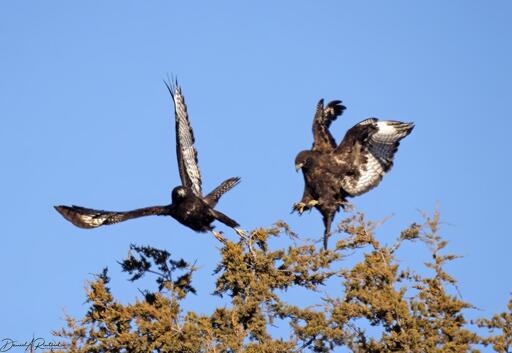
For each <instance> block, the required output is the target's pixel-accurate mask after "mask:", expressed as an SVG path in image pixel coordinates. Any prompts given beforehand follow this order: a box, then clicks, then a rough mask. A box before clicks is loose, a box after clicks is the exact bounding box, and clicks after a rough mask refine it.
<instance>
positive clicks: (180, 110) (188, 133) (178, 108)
mask: <svg viewBox="0 0 512 353" xmlns="http://www.w3.org/2000/svg"><path fill="white" fill-rule="evenodd" d="M165 85H166V86H167V89H168V90H169V92H170V93H171V96H172V98H173V103H174V112H175V116H176V155H177V158H178V168H179V171H180V178H181V182H182V184H183V186H185V187H188V188H190V189H192V191H193V192H194V194H195V195H197V196H199V197H202V191H201V172H200V171H199V166H198V165H197V151H196V149H195V148H194V141H195V140H194V132H193V131H192V127H191V126H190V121H189V118H188V112H187V105H186V104H185V98H184V97H183V95H182V94H181V87H180V86H179V85H178V82H177V81H175V82H174V84H173V83H172V82H165Z"/></svg>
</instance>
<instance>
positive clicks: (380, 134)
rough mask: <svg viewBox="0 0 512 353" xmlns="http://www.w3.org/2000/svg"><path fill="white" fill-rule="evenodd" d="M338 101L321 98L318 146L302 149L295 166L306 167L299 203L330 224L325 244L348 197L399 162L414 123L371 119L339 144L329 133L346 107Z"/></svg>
mask: <svg viewBox="0 0 512 353" xmlns="http://www.w3.org/2000/svg"><path fill="white" fill-rule="evenodd" d="M341 103H342V102H341V101H339V100H335V101H332V102H330V103H329V104H327V106H325V107H324V101H323V99H321V100H320V101H319V102H318V104H317V106H316V112H315V117H314V119H313V138H314V141H313V147H312V149H311V150H306V151H302V152H300V153H299V154H298V155H297V157H296V158H295V168H296V169H297V171H298V170H299V169H302V173H303V175H304V182H305V187H304V194H303V196H302V200H301V201H300V202H298V203H296V204H295V205H294V206H293V211H298V212H299V213H300V214H302V213H303V212H304V210H307V209H311V208H312V207H315V208H316V209H317V210H318V211H319V212H320V213H321V214H322V217H323V222H324V226H325V232H324V248H325V249H327V241H328V239H329V235H330V232H331V224H332V221H333V219H334V216H335V214H336V212H338V211H339V208H340V207H342V208H344V205H346V199H347V197H354V196H358V195H361V194H364V193H365V192H367V191H369V190H371V189H373V188H374V187H376V186H377V185H379V183H380V181H381V180H382V177H383V176H384V174H386V172H388V171H389V170H390V169H391V167H392V166H393V157H394V155H395V152H396V151H397V149H398V145H399V144H400V140H402V139H403V138H404V137H406V136H407V135H409V134H410V133H411V131H412V129H413V128H414V124H413V123H403V122H400V121H390V120H378V119H376V118H369V119H366V120H363V121H361V122H360V123H359V124H356V125H355V126H353V127H352V128H351V129H349V130H348V131H347V133H346V134H345V137H344V138H343V140H342V141H341V143H340V144H339V145H336V141H335V139H334V138H333V137H332V135H331V133H330V132H329V127H330V125H331V123H332V122H333V121H334V120H336V118H337V117H338V116H340V115H341V114H342V113H343V111H344V110H345V109H346V107H345V106H344V105H342V104H341Z"/></svg>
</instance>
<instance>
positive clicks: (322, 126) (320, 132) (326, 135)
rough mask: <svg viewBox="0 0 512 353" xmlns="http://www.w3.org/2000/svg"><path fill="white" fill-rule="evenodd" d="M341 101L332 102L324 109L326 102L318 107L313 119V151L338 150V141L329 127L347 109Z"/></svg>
mask: <svg viewBox="0 0 512 353" xmlns="http://www.w3.org/2000/svg"><path fill="white" fill-rule="evenodd" d="M341 103H342V102H341V101H340V100H335V101H331V102H329V103H328V104H327V106H326V107H324V100H323V99H320V101H319V102H318V103H317V105H316V111H315V117H314V119H313V151H318V152H331V151H333V150H334V149H335V148H336V140H334V138H333V137H332V135H331V133H330V131H329V127H330V126H331V123H332V122H333V121H334V120H336V118H337V117H338V116H340V115H341V114H343V111H344V110H345V109H346V107H345V106H344V105H342V104H341Z"/></svg>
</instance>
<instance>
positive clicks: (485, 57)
mask: <svg viewBox="0 0 512 353" xmlns="http://www.w3.org/2000/svg"><path fill="white" fill-rule="evenodd" d="M511 10H512V5H511V3H510V2H507V1H495V2H492V3H489V2H484V1H473V2H467V1H451V2H449V3H448V2H443V1H429V2H422V3H419V2H416V3H414V5H412V4H411V2H409V1H394V2H393V3H392V5H391V3H390V2H381V1H362V2H357V3H356V2H345V1H343V2H340V1H323V2H321V3H320V2H312V1H293V2H292V1H282V2H272V1H258V2H254V3H252V4H246V3H242V2H237V1H217V2H214V3H212V2H206V1H204V2H188V3H186V2H178V1H151V2H144V3H142V2H137V1H109V2H105V1H97V0H96V1H75V2H68V1H45V2H35V1H24V2H21V1H18V2H15V1H3V2H2V3H1V4H0V53H1V56H0V72H1V79H0V119H1V122H2V123H1V124H0V151H1V156H2V157H1V159H2V164H3V168H2V177H1V178H2V179H1V180H2V182H1V183H0V194H1V195H2V202H1V203H0V215H1V216H0V217H1V218H0V219H1V220H2V256H1V257H0V268H1V269H2V270H1V273H2V274H1V277H2V280H3V286H2V287H3V290H2V291H1V292H0V293H1V294H0V299H1V300H0V303H1V304H0V314H1V320H0V336H1V337H0V338H3V337H14V338H17V339H20V340H21V339H24V338H25V337H30V336H31V335H32V333H35V334H36V335H40V336H45V337H49V336H50V331H51V330H53V329H57V328H59V327H61V326H62V325H63V321H62V317H63V313H64V311H66V312H68V313H70V314H72V315H75V316H80V315H82V314H83V313H84V311H85V309H86V306H85V305H83V302H84V298H85V297H84V286H85V281H86V280H88V279H91V278H92V277H91V275H90V274H91V273H95V272H98V271H100V270H101V269H102V268H103V267H104V266H109V267H110V268H111V271H112V276H113V281H112V286H113V292H114V295H116V296H118V297H119V298H121V300H123V301H125V302H128V301H133V299H134V298H135V296H136V295H137V291H136V289H135V288H134V287H135V286H133V285H131V284H129V283H127V282H126V276H125V275H122V274H120V273H119V266H118V265H117V263H116V261H117V260H120V259H122V258H123V257H124V256H125V255H126V253H127V250H128V247H129V244H130V243H137V244H150V245H153V246H156V247H162V248H166V249H169V250H170V251H171V252H172V253H173V254H174V255H175V256H176V257H183V258H185V259H187V260H190V261H193V260H194V259H198V265H199V266H200V267H201V269H200V271H199V272H198V273H197V274H196V277H195V278H196V279H195V282H194V284H195V285H196V287H197V289H198V290H199V295H198V296H196V297H192V298H190V299H189V300H188V302H187V303H186V305H187V306H188V308H193V309H194V310H199V311H203V312H208V311H209V310H211V308H213V307H214V306H215V305H216V304H217V303H218V299H217V298H216V297H211V296H209V295H208V293H210V292H211V291H212V290H213V278H212V277H211V274H212V270H213V268H214V267H215V263H216V261H217V259H218V252H217V251H216V250H215V249H216V246H217V243H216V241H215V239H213V237H211V236H209V235H207V234H196V233H194V232H193V231H191V230H189V229H187V228H184V227H183V226H181V225H180V224H178V223H177V222H175V221H174V220H172V219H170V218H147V219H139V220H135V221H131V222H126V223H124V224H119V225H115V226H112V227H103V228H99V229H96V230H89V231H87V230H81V229H78V228H75V227H73V226H72V225H71V224H69V223H67V222H66V221H64V220H63V219H62V218H61V217H60V216H59V215H58V214H57V213H56V212H55V211H54V210H53V208H52V205H55V204H70V203H75V204H78V205H83V206H87V207H95V208H103V209H113V210H117V209H120V210H122V209H131V208H137V207H142V206H148V205H154V204H166V203H168V202H169V199H170V191H171V189H172V188H173V187H174V186H176V185H178V184H179V177H178V171H177V167H176V159H175V158H176V157H175V152H174V123H173V121H172V117H173V116H172V104H171V101H170V97H169V94H168V92H167V91H166V89H165V87H164V85H163V83H162V79H163V78H165V77H166V75H167V74H168V73H170V74H175V75H177V76H178V77H179V79H180V83H181V85H182V87H183V93H184V95H185V97H186V99H187V103H188V106H189V113H190V117H191V121H192V126H193V128H194V131H195V135H196V140H197V143H196V146H197V149H198V151H199V165H200V168H201V171H202V174H203V188H204V189H205V190H210V189H212V188H213V187H215V186H216V185H217V184H218V183H219V182H220V181H222V180H224V179H226V178H228V177H230V176H237V175H238V176H241V177H242V183H241V184H240V185H239V186H237V187H236V188H235V189H234V190H233V191H231V192H230V193H228V194H227V195H226V196H225V197H224V198H223V199H222V201H221V202H220V204H219V207H218V209H219V210H221V211H223V212H225V213H227V214H228V215H230V216H231V217H233V218H235V219H236V220H238V221H239V222H240V223H241V224H242V225H243V227H244V228H246V229H252V228H253V227H256V226H265V225H270V224H272V223H273V222H274V221H276V220H279V219H283V220H285V221H286V222H288V223H289V224H290V225H291V226H292V227H293V228H294V229H295V230H296V231H297V232H299V233H301V234H303V235H305V236H310V237H320V236H321V233H322V223H321V218H320V216H319V214H318V213H316V212H312V213H311V214H309V215H304V216H303V217H298V216H297V215H290V214H289V213H290V209H291V205H292V204H293V202H296V201H298V200H299V199H300V197H301V195H302V188H303V180H302V176H301V175H300V174H296V173H295V170H294V165H293V161H294V157H295V154H296V153H297V152H298V151H300V150H302V149H305V148H308V147H309V146H310V145H311V142H312V136H311V131H310V129H311V120H312V116H313V112H314V106H315V104H316V102H317V101H318V99H319V98H321V97H324V98H325V99H326V100H331V99H342V100H343V101H344V104H345V105H346V106H347V107H348V109H347V111H346V112H345V114H344V115H343V116H342V118H341V119H340V120H339V121H337V122H335V123H334V125H333V128H332V132H333V134H334V136H336V138H337V139H338V140H339V139H340V138H341V137H342V136H343V134H344V132H345V131H346V129H347V128H349V127H350V126H352V125H353V124H355V123H356V122H358V121H360V120H362V119H363V118H366V117H369V116H376V117H379V118H382V119H395V120H404V121H414V122H415V123H416V129H415V130H414V132H413V134H412V135H411V136H409V137H408V138H407V139H406V140H404V142H403V143H402V145H401V148H400V151H399V152H398V154H397V158H396V161H395V162H396V163H395V167H394V168H393V170H392V171H391V172H390V173H389V174H388V175H387V176H386V177H385V178H384V181H383V182H382V183H381V185H380V187H379V188H377V189H375V190H373V191H371V192H370V193H368V194H366V195H364V196H361V197H359V198H357V199H354V203H355V205H356V206H357V208H358V209H359V210H361V211H364V212H366V214H367V216H368V217H369V218H371V219H382V218H384V217H386V216H390V215H392V218H391V219H390V220H389V221H388V222H387V223H386V224H385V225H384V226H383V227H382V232H381V234H380V237H381V238H380V239H382V241H383V242H384V243H385V242H392V241H393V239H394V236H395V235H397V234H398V232H399V230H400V229H401V228H403V227H405V226H406V225H408V224H410V223H411V222H414V221H418V220H420V216H419V213H418V210H424V211H427V212H431V211H432V210H433V209H434V208H435V205H436V203H439V208H440V210H441V213H442V218H443V219H444V220H445V222H446V225H445V226H444V227H443V234H444V235H445V236H446V237H447V238H448V240H449V241H450V245H449V247H448V250H450V251H452V252H456V253H458V254H460V255H463V256H464V258H463V259H461V260H458V261H457V262H456V263H454V264H453V265H450V270H451V272H452V273H453V274H454V275H455V276H456V277H457V278H458V279H459V280H460V282H461V283H460V286H459V289H460V291H461V293H462V296H463V298H464V299H465V300H467V301H469V302H472V303H473V304H475V305H476V306H477V307H478V308H479V309H481V311H478V312H477V311H475V312H471V313H469V316H470V317H476V316H483V315H490V314H491V313H493V312H496V311H498V310H503V309H504V308H505V305H506V303H507V301H508V297H509V293H510V292H512V283H511V281H510V256H509V252H510V248H511V247H512V234H510V233H511V231H510V226H509V222H508V221H509V218H508V217H510V210H511V208H510V205H509V200H510V199H511V198H512V192H511V190H512V189H511V187H510V184H509V181H510V178H511V174H512V172H511V167H510V163H509V162H510V156H509V153H510V147H509V138H510V131H511V129H512V123H511V119H510V116H509V115H510V114H509V110H510V109H509V104H510V99H511V93H512V90H511V86H510V84H511V82H512V70H511V63H512V51H511V50H512V44H511V42H510V33H511V31H512V23H511V22H510V15H511ZM340 219H341V215H338V217H337V218H336V220H337V221H339V220H340ZM219 229H221V227H220V226H219ZM417 249H418V248H417V247H411V248H410V249H409V252H407V251H406V252H405V253H404V254H403V256H404V259H414V258H416V256H417V254H416V253H415V251H418V250H417Z"/></svg>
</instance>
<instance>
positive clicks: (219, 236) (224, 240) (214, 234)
mask: <svg viewBox="0 0 512 353" xmlns="http://www.w3.org/2000/svg"><path fill="white" fill-rule="evenodd" d="M211 232H212V234H213V236H214V237H215V238H217V240H218V241H220V242H221V243H222V244H224V243H226V239H224V237H223V236H222V233H221V232H217V231H215V230H212V231H211Z"/></svg>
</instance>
